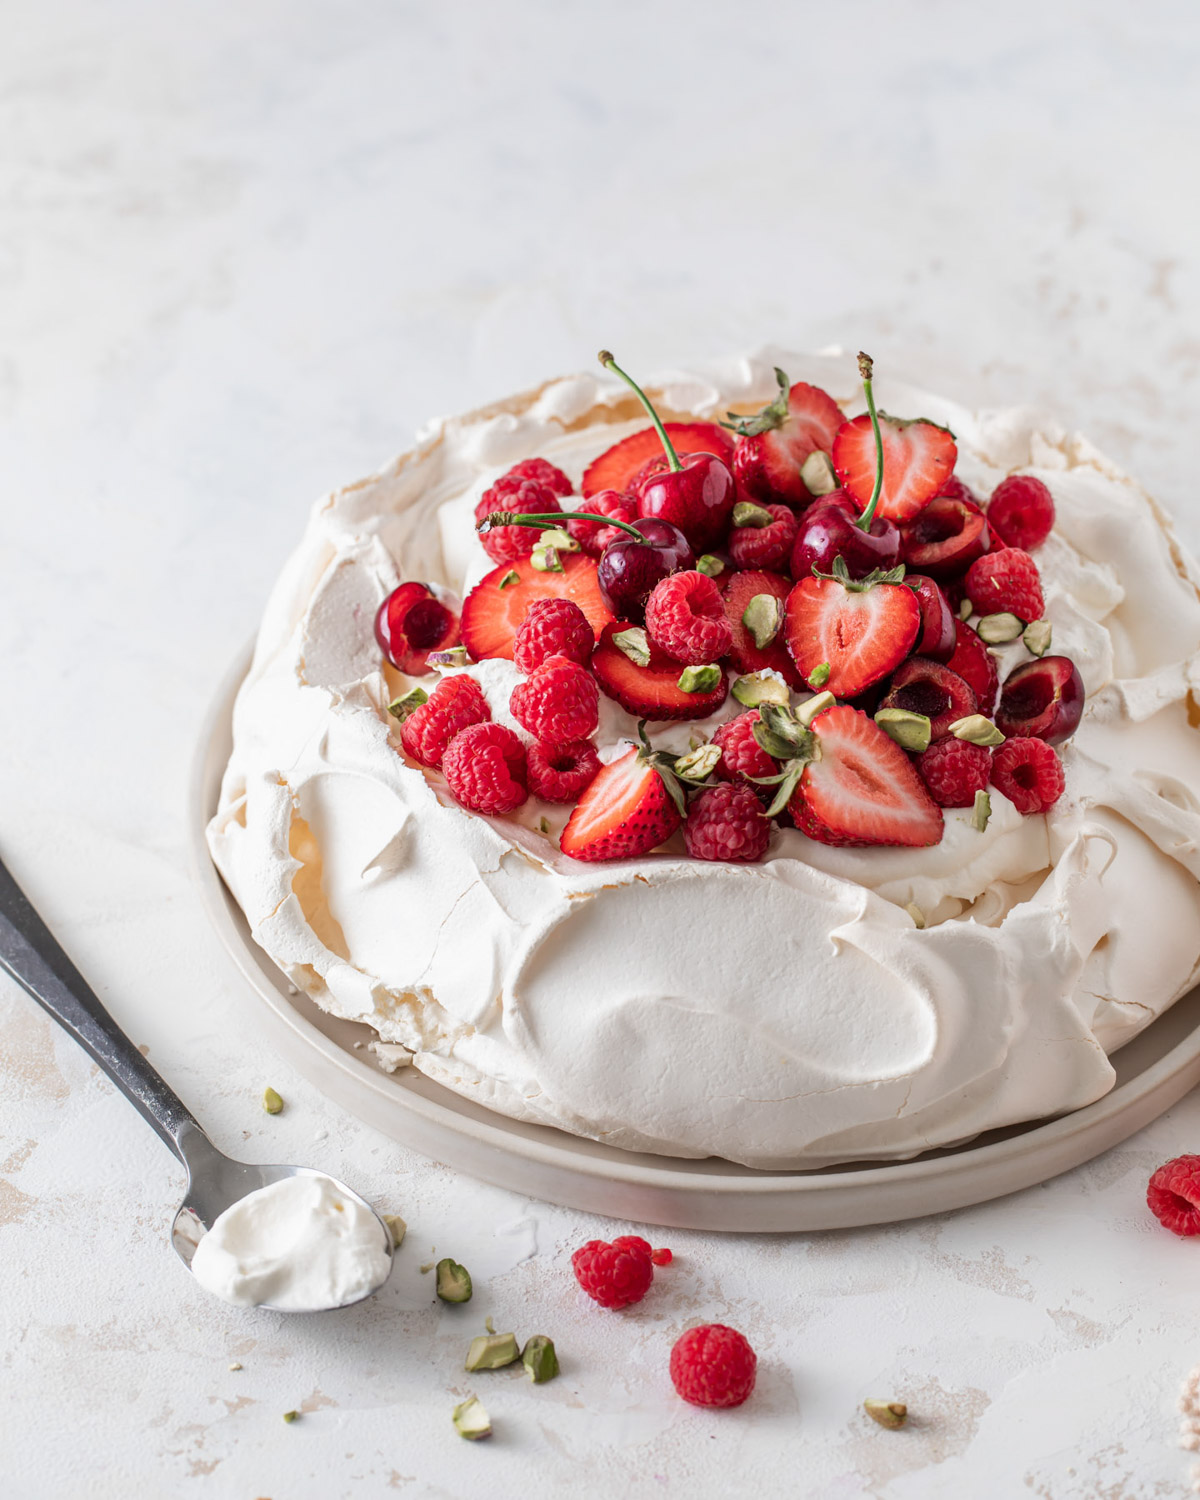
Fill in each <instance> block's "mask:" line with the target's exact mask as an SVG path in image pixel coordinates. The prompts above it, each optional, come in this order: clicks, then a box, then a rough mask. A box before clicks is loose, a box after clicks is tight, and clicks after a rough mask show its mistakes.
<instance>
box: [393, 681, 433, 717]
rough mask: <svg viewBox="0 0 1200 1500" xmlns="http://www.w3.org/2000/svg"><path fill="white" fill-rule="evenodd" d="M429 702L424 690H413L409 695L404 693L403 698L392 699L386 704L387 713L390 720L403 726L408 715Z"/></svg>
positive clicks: (417, 688)
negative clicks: (390, 717)
mask: <svg viewBox="0 0 1200 1500" xmlns="http://www.w3.org/2000/svg"><path fill="white" fill-rule="evenodd" d="M428 702H429V694H428V693H427V692H426V691H425V689H424V688H419V687H416V688H413V690H412V692H411V693H405V695H404V697H403V698H393V699H392V701H391V702H390V703H389V704H388V713H390V714H391V716H392V718H393V719H395V720H397V721H398V722H399V723H401V724H403V723H404V721H405V719H407V718H408V716H409V714H411V713H415V712H416V710H417V709H418V708H420V706H421V704H422V703H428Z"/></svg>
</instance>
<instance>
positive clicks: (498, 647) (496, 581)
mask: <svg viewBox="0 0 1200 1500" xmlns="http://www.w3.org/2000/svg"><path fill="white" fill-rule="evenodd" d="M533 534H534V535H536V532H535V533H533ZM560 560H561V562H562V572H561V573H541V572H539V571H538V570H537V568H535V567H534V566H533V563H532V561H531V560H530V559H529V558H528V557H522V558H518V559H516V560H515V561H513V562H504V563H501V564H500V566H499V567H496V568H493V569H492V571H491V572H490V573H488V574H487V575H486V576H485V577H484V578H481V579H480V581H479V582H478V583H477V584H476V585H475V587H474V588H473V589H472V590H471V592H470V593H469V594H468V595H467V597H466V599H465V600H464V601H463V607H462V621H461V630H462V642H463V645H464V646H466V648H467V650H468V651H469V652H470V653H471V655H472V657H473V658H474V659H475V660H476V661H483V660H484V659H485V658H486V657H489V656H502V657H505V658H506V659H507V660H509V661H511V660H512V657H513V643H514V642H515V640H516V636H517V631H518V629H519V628H520V626H521V624H522V622H523V621H524V619H525V616H526V614H527V613H528V611H529V606H530V605H531V604H532V603H533V602H534V601H535V600H536V599H551V598H557V599H570V600H572V601H573V602H574V603H575V604H577V605H578V606H579V608H580V609H581V610H582V611H583V613H584V614H585V615H586V617H587V622H588V624H589V625H590V626H591V627H592V629H593V631H595V632H596V634H597V635H598V634H599V633H600V631H601V630H603V629H604V627H605V626H606V625H607V624H608V623H609V621H610V620H611V619H612V612H611V610H610V609H609V608H608V606H607V605H606V604H605V602H604V600H603V599H602V598H601V596H600V590H599V587H598V586H597V583H596V564H595V563H594V562H593V561H592V559H591V558H590V557H585V556H584V555H583V554H582V553H581V552H569V553H564V554H563V556H562V558H561V559H560ZM514 574H515V575H516V576H515V577H514V576H513V575H514Z"/></svg>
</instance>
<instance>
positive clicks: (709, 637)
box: [646, 569, 733, 667]
mask: <svg viewBox="0 0 1200 1500" xmlns="http://www.w3.org/2000/svg"><path fill="white" fill-rule="evenodd" d="M646 631H647V633H648V634H649V636H650V639H651V640H652V641H653V642H654V644H655V645H656V646H657V647H658V648H659V650H660V651H665V652H666V654H667V655H668V656H670V657H673V658H674V660H675V661H678V662H683V663H684V664H685V665H687V666H694V667H698V666H701V665H703V664H704V663H707V662H715V661H716V660H717V659H718V657H721V656H724V655H725V654H726V653H727V652H728V650H729V648H730V647H731V646H732V645H733V626H732V625H731V624H730V623H729V618H728V616H727V615H726V613H725V604H724V601H723V600H722V598H721V590H720V589H719V588H718V587H717V585H716V584H715V583H714V582H713V580H712V579H711V578H709V577H708V575H707V574H705V573H697V572H695V571H694V570H690V569H689V570H688V571H686V572H682V573H672V574H670V575H669V577H667V578H663V579H661V580H660V581H659V582H658V583H656V584H655V585H654V589H653V591H652V593H651V595H650V597H649V599H647V601H646Z"/></svg>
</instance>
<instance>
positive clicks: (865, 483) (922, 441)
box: [832, 411, 958, 521]
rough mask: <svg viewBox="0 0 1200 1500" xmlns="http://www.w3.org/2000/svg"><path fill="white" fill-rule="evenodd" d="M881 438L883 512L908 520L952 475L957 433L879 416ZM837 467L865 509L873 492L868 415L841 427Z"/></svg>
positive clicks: (872, 442)
mask: <svg viewBox="0 0 1200 1500" xmlns="http://www.w3.org/2000/svg"><path fill="white" fill-rule="evenodd" d="M879 430H880V434H881V436H882V438H883V489H882V491H881V492H880V496H879V514H880V515H881V516H886V517H887V519H888V520H889V521H907V520H909V519H910V518H911V517H913V516H915V515H916V514H917V512H918V511H919V510H921V509H922V508H923V507H924V506H926V505H927V504H928V503H929V501H930V500H932V499H933V497H934V496H935V495H936V494H937V493H938V492H939V491H940V490H941V489H942V486H943V485H944V484H945V483H946V481H947V480H948V479H949V478H950V476H951V474H952V473H953V471H954V464H955V461H956V460H957V458H958V447H957V445H956V444H955V441H954V434H953V433H952V432H951V431H950V430H949V429H948V428H946V427H939V426H938V425H937V423H936V422H927V421H925V420H924V419H923V418H920V417H917V418H915V419H913V420H905V419H903V418H901V417H889V416H888V415H887V413H886V412H882V411H881V412H880V413H879ZM832 457H833V467H834V468H835V469H836V470H837V474H838V478H839V479H840V480H841V481H842V484H843V485H844V486H845V488H846V489H848V490H849V491H850V493H851V494H852V495H853V496H854V498H855V499H856V500H857V501H858V503H859V504H860V505H862V506H866V505H867V504H868V502H869V501H870V499H871V495H872V494H873V492H874V489H875V460H876V454H875V434H874V432H873V430H872V427H871V418H870V415H869V413H867V412H864V413H863V414H862V416H861V417H855V418H853V420H851V421H849V422H846V423H844V424H843V425H842V427H841V428H840V429H839V431H838V434H837V436H836V437H835V438H834V440H833V454H832Z"/></svg>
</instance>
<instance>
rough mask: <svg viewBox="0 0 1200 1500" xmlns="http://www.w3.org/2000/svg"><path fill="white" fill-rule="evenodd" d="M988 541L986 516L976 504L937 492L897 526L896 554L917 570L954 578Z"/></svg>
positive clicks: (968, 565)
mask: <svg viewBox="0 0 1200 1500" xmlns="http://www.w3.org/2000/svg"><path fill="white" fill-rule="evenodd" d="M991 544H992V538H991V533H990V532H989V530H988V523H987V517H986V516H985V515H984V513H983V511H981V510H980V508H979V507H978V505H975V504H973V503H972V502H971V501H970V500H963V499H960V498H959V497H958V496H955V495H938V496H936V497H935V498H934V499H932V500H931V501H930V502H929V504H928V505H927V506H926V507H925V509H924V510H923V511H921V512H920V514H919V515H917V516H915V517H914V518H913V520H911V521H908V522H906V523H905V524H904V525H903V526H901V528H900V555H901V557H902V558H903V559H904V561H905V563H906V564H907V565H908V566H909V567H910V568H912V569H913V570H914V571H915V572H917V573H927V574H928V575H929V577H930V578H937V579H944V578H957V577H958V576H959V574H961V573H965V572H966V571H967V569H968V568H969V567H970V566H971V564H972V563H973V562H974V561H975V559H976V558H977V557H982V556H983V554H984V553H985V552H986V551H987V550H988V549H989V547H990V546H991Z"/></svg>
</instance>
